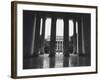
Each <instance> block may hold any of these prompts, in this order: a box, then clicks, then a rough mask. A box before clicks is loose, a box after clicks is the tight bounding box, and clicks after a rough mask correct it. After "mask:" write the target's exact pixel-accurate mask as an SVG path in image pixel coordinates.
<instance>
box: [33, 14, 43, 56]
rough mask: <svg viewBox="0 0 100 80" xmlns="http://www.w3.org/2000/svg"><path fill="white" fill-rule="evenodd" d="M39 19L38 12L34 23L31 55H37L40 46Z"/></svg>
mask: <svg viewBox="0 0 100 80" xmlns="http://www.w3.org/2000/svg"><path fill="white" fill-rule="evenodd" d="M40 21H41V17H40V15H39V14H37V16H36V24H35V39H34V53H33V56H38V55H39V47H40Z"/></svg>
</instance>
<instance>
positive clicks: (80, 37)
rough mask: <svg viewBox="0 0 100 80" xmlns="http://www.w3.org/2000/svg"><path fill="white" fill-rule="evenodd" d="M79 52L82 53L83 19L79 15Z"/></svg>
mask: <svg viewBox="0 0 100 80" xmlns="http://www.w3.org/2000/svg"><path fill="white" fill-rule="evenodd" d="M78 48H79V49H78V50H79V51H78V52H79V53H78V54H79V55H82V21H81V17H78Z"/></svg>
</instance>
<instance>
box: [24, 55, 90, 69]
mask: <svg viewBox="0 0 100 80" xmlns="http://www.w3.org/2000/svg"><path fill="white" fill-rule="evenodd" d="M90 65H91V63H90V58H89V57H87V56H78V55H75V54H70V56H69V57H64V56H63V54H56V56H55V57H48V54H42V55H39V56H38V57H30V58H25V59H24V60H23V69H36V68H37V69H38V68H62V67H75V66H76V67H77V66H90Z"/></svg>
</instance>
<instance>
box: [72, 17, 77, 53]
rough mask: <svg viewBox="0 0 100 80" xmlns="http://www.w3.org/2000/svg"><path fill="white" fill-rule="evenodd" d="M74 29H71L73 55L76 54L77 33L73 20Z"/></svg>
mask: <svg viewBox="0 0 100 80" xmlns="http://www.w3.org/2000/svg"><path fill="white" fill-rule="evenodd" d="M73 23H74V28H73V33H74V34H73V54H77V33H76V20H75V19H74V20H73Z"/></svg>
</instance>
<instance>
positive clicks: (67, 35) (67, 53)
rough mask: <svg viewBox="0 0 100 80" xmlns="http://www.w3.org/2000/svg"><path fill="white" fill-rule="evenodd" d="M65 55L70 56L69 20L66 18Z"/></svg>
mask: <svg viewBox="0 0 100 80" xmlns="http://www.w3.org/2000/svg"><path fill="white" fill-rule="evenodd" d="M63 37H64V42H63V54H64V56H69V19H68V18H64V36H63Z"/></svg>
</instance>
